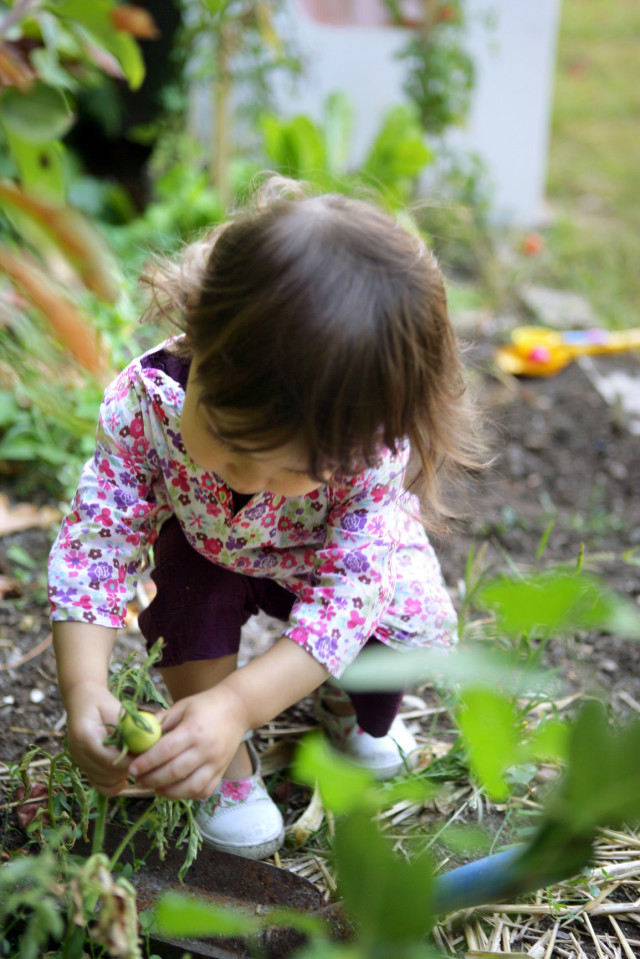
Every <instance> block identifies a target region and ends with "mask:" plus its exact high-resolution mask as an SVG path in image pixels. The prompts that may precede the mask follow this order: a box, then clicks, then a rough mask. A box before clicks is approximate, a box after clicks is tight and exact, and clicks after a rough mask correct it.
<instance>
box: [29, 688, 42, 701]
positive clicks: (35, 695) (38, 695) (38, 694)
mask: <svg viewBox="0 0 640 959" xmlns="http://www.w3.org/2000/svg"><path fill="white" fill-rule="evenodd" d="M29 699H30V700H31V702H32V703H41V702H42V700H43V699H44V693H43V692H42V690H41V689H32V690H31V692H30V693H29Z"/></svg>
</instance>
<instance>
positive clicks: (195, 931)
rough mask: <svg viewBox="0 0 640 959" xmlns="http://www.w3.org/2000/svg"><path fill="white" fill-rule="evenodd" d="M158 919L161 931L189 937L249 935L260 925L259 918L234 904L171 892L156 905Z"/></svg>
mask: <svg viewBox="0 0 640 959" xmlns="http://www.w3.org/2000/svg"><path fill="white" fill-rule="evenodd" d="M155 921H156V925H157V928H158V929H159V930H160V932H161V933H163V934H165V935H167V936H182V937H188V938H189V939H204V938H208V937H210V936H249V935H253V934H254V933H256V932H257V931H258V929H259V928H260V923H259V921H258V920H257V919H256V918H255V917H253V916H250V915H248V913H246V912H242V911H241V910H240V909H233V908H232V907H230V906H219V905H217V904H215V903H211V902H206V901H205V900H203V899H197V898H196V897H194V896H185V895H179V894H177V893H173V892H168V893H165V894H164V895H163V896H161V897H160V899H159V900H158V903H157V905H156V910H155Z"/></svg>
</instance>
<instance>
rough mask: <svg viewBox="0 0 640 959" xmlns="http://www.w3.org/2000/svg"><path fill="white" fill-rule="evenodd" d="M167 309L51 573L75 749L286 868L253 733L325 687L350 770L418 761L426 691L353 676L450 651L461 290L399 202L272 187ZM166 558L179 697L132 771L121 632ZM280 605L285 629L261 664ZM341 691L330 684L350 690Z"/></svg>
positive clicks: (221, 236) (462, 403)
mask: <svg viewBox="0 0 640 959" xmlns="http://www.w3.org/2000/svg"><path fill="white" fill-rule="evenodd" d="M146 280H147V282H148V283H149V284H150V285H151V288H152V291H153V297H152V301H151V307H150V310H149V312H150V314H151V315H154V316H159V315H164V316H170V317H171V318H172V319H173V320H174V322H175V323H176V324H177V325H178V326H179V327H181V328H182V329H183V330H184V335H182V336H177V337H174V338H172V339H170V340H168V341H167V342H165V343H163V344H162V345H160V346H159V347H157V348H155V349H153V350H151V351H150V352H148V353H146V354H144V355H143V356H142V357H139V358H138V359H135V360H134V361H133V362H131V363H130V364H129V366H128V367H127V368H126V369H125V370H124V372H123V373H121V374H120V376H119V377H118V378H117V379H116V380H115V382H114V383H113V384H111V386H109V387H108V389H107V391H106V394H105V398H104V402H103V405H102V408H101V413H100V423H99V428H98V435H97V445H96V450H95V454H94V456H93V458H92V459H91V460H90V461H89V462H88V463H87V464H86V466H85V468H84V470H83V473H82V477H81V481H80V485H79V489H78V491H77V494H76V496H75V499H74V502H73V504H72V508H71V511H70V512H69V514H68V515H67V517H66V518H65V520H64V522H63V524H62V529H61V531H60V534H59V536H58V539H57V541H56V543H55V544H54V546H53V549H52V552H51V560H50V597H51V604H52V610H53V612H52V618H53V621H54V625H53V631H54V644H55V651H56V657H57V663H58V673H59V683H60V689H61V694H62V697H63V701H64V704H65V706H66V710H67V717H68V732H69V742H70V748H71V751H72V754H73V756H74V758H75V759H76V761H77V762H78V764H79V766H80V767H81V768H82V769H83V771H84V772H85V774H86V775H87V777H88V778H89V780H90V782H91V783H92V784H94V785H95V786H96V788H97V789H98V790H99V791H100V792H102V793H103V794H105V795H115V794H117V793H118V792H119V791H120V790H121V789H122V788H123V787H124V785H125V783H126V781H127V777H128V776H133V777H135V778H136V780H137V782H138V784H139V785H141V786H143V787H149V788H152V789H154V790H156V792H157V793H159V794H161V795H163V796H166V797H172V798H179V797H183V798H194V799H201V800H203V803H202V805H201V808H200V811H199V813H198V823H199V826H200V829H201V831H202V833H203V836H204V837H205V839H206V840H207V841H208V842H210V843H211V844H212V845H214V846H216V847H218V848H220V849H224V850H227V851H231V852H235V853H239V854H241V855H247V856H252V857H256V858H258V857H264V856H267V855H270V854H271V853H272V852H273V851H274V850H275V849H276V848H278V846H279V845H280V843H281V842H282V838H283V826H282V818H281V816H280V813H279V811H278V809H277V807H276V806H275V805H274V803H273V802H272V801H271V799H270V797H269V796H268V794H267V792H266V790H265V788H264V784H263V782H262V780H261V778H260V774H259V768H258V763H257V758H256V755H255V752H254V750H253V749H252V747H251V745H250V744H249V743H247V742H246V740H247V739H248V737H249V734H250V731H251V730H253V729H255V728H256V727H259V726H261V725H262V724H263V723H265V722H267V721H269V720H271V719H272V718H273V717H275V716H276V715H277V714H278V713H280V712H281V711H282V710H283V709H285V708H287V707H288V706H290V705H292V704H293V703H295V702H296V701H297V700H299V699H300V698H301V697H303V696H305V695H307V694H309V693H310V692H311V691H313V690H318V694H317V695H316V709H317V713H318V717H319V718H320V720H321V721H322V722H323V724H324V725H325V727H326V728H327V729H328V731H329V733H330V735H331V738H332V739H333V741H334V742H335V743H336V744H337V745H338V747H339V748H341V749H342V750H343V751H344V752H346V753H347V755H349V756H350V758H351V759H352V760H353V761H355V762H357V763H360V764H362V765H365V766H368V767H369V768H371V769H373V771H374V772H375V773H376V775H377V776H379V777H380V778H386V777H389V776H393V775H395V774H396V773H397V772H398V771H399V770H400V769H401V768H402V765H403V759H404V756H405V755H406V754H407V753H409V752H410V751H411V749H412V748H413V747H415V742H414V740H413V737H412V736H411V734H410V733H409V731H408V730H407V729H406V727H404V726H403V725H402V723H401V721H400V720H399V719H398V718H396V712H397V710H398V708H399V704H400V701H401V698H402V694H401V693H397V694H396V693H393V694H387V693H377V694H376V693H369V694H358V695H355V694H354V695H351V696H350V697H348V696H347V695H346V694H345V693H344V692H343V691H341V690H340V688H339V687H338V686H337V685H336V683H335V680H336V679H337V678H338V677H340V675H341V674H342V672H343V671H344V670H345V668H346V667H347V666H348V665H349V664H350V663H351V662H352V661H353V660H354V659H355V657H356V656H357V655H358V654H359V653H360V651H361V650H362V649H363V647H364V646H365V645H367V644H371V643H384V644H385V645H387V646H390V647H392V648H394V649H398V650H402V649H406V648H410V647H415V646H434V645H437V646H445V647H446V646H448V645H450V644H451V643H453V642H454V641H455V630H456V622H455V613H454V610H453V607H452V604H451V602H450V599H449V596H448V594H447V591H446V589H445V587H444V585H443V583H442V578H441V574H440V570H439V566H438V563H437V560H436V558H435V556H434V553H433V551H432V549H431V546H430V544H429V542H428V539H427V536H426V534H425V530H424V524H423V523H422V522H421V520H420V519H419V518H418V514H419V503H418V499H417V498H416V496H415V495H414V494H413V493H410V492H408V491H406V489H405V487H406V486H407V485H409V484H408V475H407V474H408V466H409V454H410V451H411V454H412V455H411V470H410V472H411V479H412V483H411V486H412V488H413V489H416V490H420V491H421V492H422V494H423V502H424V503H425V504H426V506H427V508H428V509H429V511H430V519H431V521H432V522H433V521H434V520H435V519H437V517H438V515H439V513H440V511H441V506H440V499H439V480H440V476H441V475H443V473H444V472H446V471H447V469H448V468H453V469H456V468H460V467H467V468H468V467H473V466H474V465H475V452H476V449H477V447H476V446H475V445H474V444H475V440H474V432H473V416H472V414H471V412H470V410H469V407H468V405H467V403H466V398H465V396H464V386H463V378H462V370H461V365H460V361H459V357H458V350H457V345H456V341H455V337H454V334H453V332H452V329H451V326H450V323H449V318H448V315H447V306H446V297H445V291H444V286H443V281H442V277H441V275H440V272H439V271H438V268H437V265H436V263H435V261H434V259H433V257H432V256H431V255H430V254H429V252H428V251H427V250H426V249H425V247H424V245H423V243H422V242H421V241H420V240H419V239H417V238H416V237H415V236H413V235H411V234H410V233H408V232H406V231H405V230H403V229H401V228H400V227H399V226H398V225H397V224H396V223H395V222H394V221H393V220H392V219H390V218H389V217H388V216H386V215H385V214H383V213H382V212H381V211H380V210H378V209H377V208H376V207H374V206H372V205H369V204H367V203H364V202H362V201H356V200H352V199H347V198H345V197H344V196H337V195H336V196H334V195H327V196H311V195H305V194H304V193H303V192H302V191H301V188H300V186H299V185H293V184H291V183H290V182H287V181H281V180H278V179H271V180H268V181H267V182H266V183H265V184H264V185H263V189H262V191H261V192H260V194H259V196H258V201H257V204H256V206H255V208H254V209H253V210H252V211H251V212H245V213H243V214H242V215H240V216H238V217H237V218H235V219H232V220H231V221H230V222H229V223H228V224H226V225H224V226H222V227H220V228H218V229H216V230H215V231H214V232H213V233H212V234H211V236H210V237H209V238H208V239H206V240H205V241H203V242H201V243H198V244H194V245H193V246H191V247H189V248H188V249H187V251H186V254H185V255H184V257H183V259H182V262H181V263H179V264H178V265H173V264H169V263H167V264H162V265H160V266H158V267H157V268H156V269H155V271H154V272H153V273H152V274H151V275H150V276H148V277H147V278H146ZM151 545H153V567H154V569H153V579H154V581H155V583H156V586H157V594H156V596H155V598H154V599H153V601H152V603H151V605H150V607H149V608H148V609H147V610H146V611H145V612H144V613H143V614H142V615H141V617H140V626H141V629H142V632H143V634H144V636H145V638H146V640H147V642H148V643H149V644H151V643H153V642H154V641H155V640H156V639H157V638H158V637H159V636H162V637H164V640H165V644H166V645H165V648H164V657H163V660H162V663H161V670H162V676H163V678H164V680H165V682H166V684H167V687H168V689H169V691H170V694H171V697H172V699H173V701H174V704H173V705H172V706H171V708H170V709H169V710H167V711H166V712H165V713H164V715H163V718H162V725H163V730H164V735H163V737H162V739H161V740H160V741H159V742H158V743H157V744H156V745H155V746H154V747H153V748H152V749H150V750H149V751H148V752H146V753H144V754H143V755H141V756H138V757H135V758H130V759H128V760H124V761H121V762H119V763H118V764H117V765H115V766H114V755H115V751H114V749H113V748H112V747H105V746H104V745H103V740H104V738H105V735H106V726H107V725H108V724H112V723H115V722H116V720H117V717H118V711H119V704H118V702H117V701H116V700H115V698H114V697H113V696H112V695H111V694H110V692H109V690H108V687H107V671H108V663H109V659H110V654H111V651H112V647H113V643H114V640H115V636H116V630H117V629H118V627H120V626H122V623H123V617H124V612H125V606H126V603H127V601H128V600H129V599H130V597H131V596H132V594H133V591H134V588H135V584H136V578H137V575H138V571H139V569H140V564H141V562H142V561H143V560H144V559H145V557H146V554H147V550H148V548H149V547H150V546H151ZM259 609H262V610H265V611H266V612H267V613H269V614H270V615H272V616H276V617H279V618H280V619H281V620H283V622H284V626H283V631H282V637H281V638H280V639H279V640H278V641H277V642H276V643H275V644H274V645H273V646H272V647H271V648H270V649H269V650H268V651H266V652H265V653H263V654H262V655H261V656H259V657H258V658H256V659H254V660H253V661H252V662H250V663H249V664H248V665H246V666H244V667H243V668H241V669H238V668H237V653H238V645H239V641H240V629H241V626H242V625H243V623H245V622H246V620H247V619H248V618H249V617H250V616H251V615H252V614H254V613H256V612H257V611H258V610H259ZM327 680H329V682H328V683H327V682H326V681H327Z"/></svg>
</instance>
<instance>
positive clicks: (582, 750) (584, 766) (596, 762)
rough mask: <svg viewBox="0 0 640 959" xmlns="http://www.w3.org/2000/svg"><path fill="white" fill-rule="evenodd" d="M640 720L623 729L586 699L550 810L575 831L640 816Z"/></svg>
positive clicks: (616, 823)
mask: <svg viewBox="0 0 640 959" xmlns="http://www.w3.org/2000/svg"><path fill="white" fill-rule="evenodd" d="M638 756H640V720H636V721H634V722H632V723H629V724H628V725H627V726H625V727H623V728H622V729H617V728H615V727H613V726H612V725H610V724H609V722H608V721H607V715H606V712H605V710H604V707H603V706H602V705H600V704H599V703H595V702H590V703H587V704H586V705H585V706H584V707H583V709H582V710H581V711H580V714H579V716H578V719H577V721H576V724H575V727H574V729H573V732H572V735H571V739H570V742H569V764H568V767H567V770H566V773H565V775H564V776H563V778H562V780H561V782H560V784H559V787H558V790H557V792H556V793H555V794H554V797H553V799H552V800H550V804H549V810H550V814H551V815H553V816H555V817H556V818H557V819H560V820H561V821H562V822H564V823H565V824H566V828H567V829H569V830H573V832H575V833H580V832H582V833H584V832H587V831H589V830H590V829H595V828H596V827H597V826H601V825H607V826H616V825H621V824H623V823H629V824H631V822H633V821H637V820H638V819H639V818H640V763H639V762H638Z"/></svg>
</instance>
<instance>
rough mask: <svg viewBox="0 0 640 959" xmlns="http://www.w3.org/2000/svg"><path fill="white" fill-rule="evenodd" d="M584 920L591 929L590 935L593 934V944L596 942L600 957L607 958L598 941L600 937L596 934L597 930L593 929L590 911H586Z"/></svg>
mask: <svg viewBox="0 0 640 959" xmlns="http://www.w3.org/2000/svg"><path fill="white" fill-rule="evenodd" d="M584 921H585V924H586V926H587V929H588V930H589V933H590V935H591V938H592V939H593V944H594V946H595V947H596V952H597V953H598V959H605V955H604V953H603V951H602V949H601V947H600V943H599V942H598V937H597V936H596V934H595V932H594V930H593V925H592V924H591V920H590V919H589V915H588V913H586V912H585V914H584Z"/></svg>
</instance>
